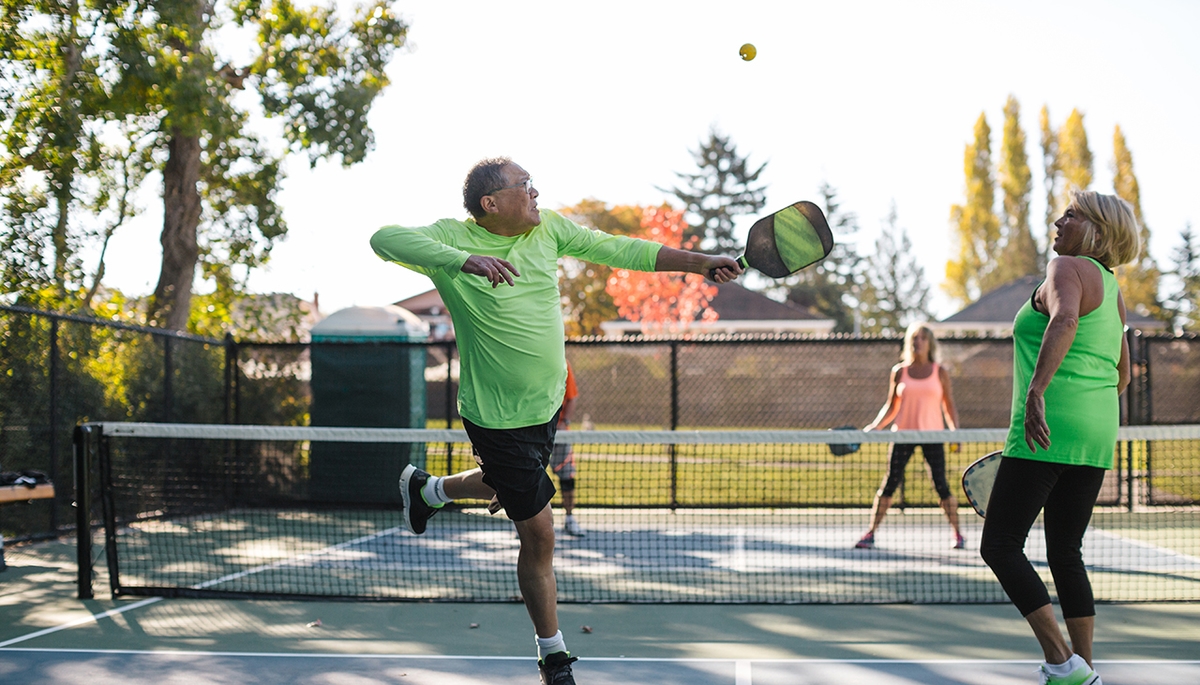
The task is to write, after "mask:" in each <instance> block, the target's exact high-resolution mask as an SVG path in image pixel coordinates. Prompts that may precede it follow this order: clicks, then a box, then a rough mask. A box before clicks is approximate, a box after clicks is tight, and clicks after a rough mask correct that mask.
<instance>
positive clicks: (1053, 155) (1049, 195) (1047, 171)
mask: <svg viewBox="0 0 1200 685" xmlns="http://www.w3.org/2000/svg"><path fill="white" fill-rule="evenodd" d="M1039 123H1040V126H1041V132H1042V172H1043V176H1042V183H1043V185H1044V187H1045V190H1046V217H1045V218H1046V240H1045V243H1044V246H1043V247H1042V249H1041V250H1040V251H1039V254H1038V272H1039V273H1040V272H1041V271H1043V270H1045V268H1046V262H1047V261H1048V259H1049V256H1050V243H1051V242H1053V238H1054V232H1055V231H1056V230H1057V229H1055V228H1054V222H1055V221H1057V220H1058V217H1059V216H1060V215H1062V209H1063V208H1062V207H1059V206H1058V201H1059V200H1058V198H1059V187H1060V185H1061V183H1062V172H1061V171H1060V170H1059V167H1058V131H1057V130H1055V128H1054V126H1053V125H1052V124H1051V123H1050V108H1049V107H1047V106H1045V105H1042V112H1041V115H1040V117H1039Z"/></svg>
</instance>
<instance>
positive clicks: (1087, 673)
mask: <svg viewBox="0 0 1200 685" xmlns="http://www.w3.org/2000/svg"><path fill="white" fill-rule="evenodd" d="M1067 665H1068V666H1070V667H1071V672H1070V674H1068V675H1065V676H1063V675H1053V674H1052V673H1050V670H1049V664H1046V663H1043V664H1042V665H1041V667H1039V668H1038V673H1039V674H1040V675H1041V676H1042V683H1041V685H1104V684H1103V683H1101V682H1100V676H1099V675H1097V674H1096V672H1095V671H1093V670H1092V667H1091V666H1088V664H1087V662H1086V661H1084V660H1083V657H1081V656H1079V655H1078V654H1073V655H1071V659H1070V660H1069V661H1068V662H1067Z"/></svg>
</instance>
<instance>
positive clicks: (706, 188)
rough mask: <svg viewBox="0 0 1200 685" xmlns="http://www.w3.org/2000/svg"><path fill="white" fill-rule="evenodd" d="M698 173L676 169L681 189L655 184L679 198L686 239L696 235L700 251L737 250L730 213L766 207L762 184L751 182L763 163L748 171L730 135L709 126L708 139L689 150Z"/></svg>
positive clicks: (739, 213) (764, 188)
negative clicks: (684, 220)
mask: <svg viewBox="0 0 1200 685" xmlns="http://www.w3.org/2000/svg"><path fill="white" fill-rule="evenodd" d="M691 153H692V158H693V159H694V160H695V162H696V167H697V168H698V171H696V172H695V173H690V174H683V173H678V172H676V174H675V175H676V176H678V177H679V178H680V179H682V180H683V181H684V186H683V187H681V188H680V187H676V188H672V189H669V190H668V189H666V188H658V190H660V191H662V192H664V193H670V194H671V195H674V196H675V197H677V198H679V201H680V202H681V203H683V206H684V208H685V209H686V211H687V214H688V216H687V218H688V221H689V224H688V228H687V232H686V234H685V235H684V236H683V237H684V239H685V240H687V239H691V238H697V239H698V240H697V242H696V244H697V245H698V248H697V249H699V250H702V251H705V252H709V253H713V254H716V253H725V254H732V253H735V252H738V251H740V250H741V242H740V241H739V240H738V239H737V237H736V236H734V234H733V229H734V226H733V219H734V217H737V216H741V215H743V214H754V213H756V212H759V211H761V210H762V208H763V207H764V206H765V205H766V202H767V201H766V186H765V185H756V184H757V182H758V177H759V175H761V174H762V172H763V169H765V168H766V167H767V164H766V162H764V163H762V164H761V165H759V166H758V168H756V169H753V170H751V168H750V162H749V157H742V156H741V155H739V154H738V152H737V146H736V145H734V144H733V142H731V141H730V139H729V136H723V135H721V134H720V132H718V131H717V129H716V128H713V129H710V130H709V133H708V140H706V141H704V142H703V143H701V145H700V149H698V150H693V151H691Z"/></svg>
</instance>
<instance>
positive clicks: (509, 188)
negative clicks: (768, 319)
mask: <svg viewBox="0 0 1200 685" xmlns="http://www.w3.org/2000/svg"><path fill="white" fill-rule="evenodd" d="M537 198H538V192H537V190H536V189H535V188H534V187H533V181H532V180H531V178H530V176H529V174H528V173H527V172H526V171H525V170H524V169H522V168H521V167H520V166H518V165H517V164H515V163H513V161H512V160H510V159H508V158H498V159H485V160H483V161H481V162H479V163H478V164H476V165H475V167H474V168H473V169H471V171H470V173H468V174H467V179H466V182H465V183H464V184H463V204H464V206H465V207H466V208H467V211H469V212H470V213H471V215H472V216H471V218H469V219H467V220H466V221H459V220H456V219H443V220H441V221H438V222H437V223H435V224H433V225H431V226H425V227H421V228H404V227H400V226H388V227H385V228H382V229H380V230H379V231H377V232H376V233H375V235H374V236H372V237H371V247H372V248H373V249H374V250H375V253H376V254H378V255H379V256H380V257H382V258H383V259H386V260H388V261H393V262H396V263H398V264H401V265H402V266H406V267H408V268H410V269H413V270H414V271H417V272H419V273H422V274H425V275H426V276H429V277H430V278H431V279H432V280H433V283H434V286H435V287H436V288H437V290H438V293H439V294H440V295H441V296H442V301H443V302H445V304H446V309H447V310H449V312H450V316H451V319H453V321H454V331H455V336H456V338H457V342H458V350H459V359H460V363H461V367H460V374H459V396H458V407H459V414H460V415H461V416H462V418H463V426H464V428H466V430H467V434H468V435H469V436H470V438H471V445H472V449H473V451H474V453H475V460H476V462H477V463H478V464H479V468H476V469H472V470H470V471H465V472H462V473H457V474H454V475H451V476H446V477H443V478H438V477H434V476H431V475H430V474H428V473H425V472H424V471H421V470H420V469H417V468H415V467H414V466H412V465H409V466H408V467H407V468H405V470H404V473H403V475H402V476H401V479H400V490H401V496H402V498H403V500H404V520H405V524H406V525H407V526H408V528H409V530H410V531H412V532H413V533H415V534H418V535H419V534H421V533H424V532H425V523H426V521H427V520H428V519H429V517H430V516H432V515H433V514H434V513H436V512H437V510H438V509H439V508H441V507H442V506H443V505H444V504H445V503H447V502H450V501H453V500H455V499H460V498H471V499H485V500H486V499H491V498H493V497H495V498H496V500H497V501H498V503H499V505H500V506H502V507H503V508H504V509H505V512H506V513H507V514H508V516H509V518H511V519H512V520H513V521H514V522H515V523H516V528H517V534H518V536H519V538H520V545H521V548H520V554H519V556H518V559H517V581H518V584H519V585H520V588H521V594H522V596H523V597H524V599H525V607H526V609H527V610H528V611H529V616H530V618H531V619H532V620H533V625H534V629H535V631H536V633H537V642H538V657H539V660H538V667H539V670H540V671H541V675H542V682H543V683H546V684H548V685H573V683H574V679H573V676H572V675H571V666H570V664H571V662H573V661H575V658H574V657H571V656H570V653H569V652H568V651H567V649H566V645H565V644H564V642H563V637H562V632H561V631H559V629H558V608H557V588H556V585H555V580H554V568H553V559H554V524H553V519H552V515H551V511H550V499H551V498H552V497H553V496H554V493H555V489H554V484H553V482H551V480H550V478H549V476H548V475H547V474H546V465H547V463H548V462H549V459H550V455H551V450H552V448H553V445H554V436H555V431H556V428H557V423H558V412H559V410H560V408H561V406H562V401H563V393H564V391H565V389H566V378H567V363H566V353H565V349H564V346H563V340H564V337H565V336H564V331H563V321H562V309H561V305H560V296H559V292H558V259H559V258H560V257H563V256H571V257H576V258H579V259H582V260H585V261H591V262H596V263H600V264H605V265H607V266H611V267H614V268H619V269H629V270H634V271H681V272H688V273H696V274H703V275H705V276H707V277H709V278H711V279H712V280H714V281H716V282H717V283H727V282H729V281H732V280H733V279H735V278H737V276H738V275H740V274H741V273H742V268H741V267H740V266H739V265H738V263H737V262H736V261H735V260H734V259H731V258H729V257H721V256H714V255H707V254H703V253H699V252H689V251H686V250H677V249H674V248H670V247H666V246H663V245H660V244H658V243H653V242H650V241H646V240H638V239H635V238H629V237H625V236H614V235H608V234H606V233H602V232H600V231H595V230H591V229H587V228H584V227H583V226H580V225H578V224H576V223H574V222H572V221H570V220H568V219H566V218H564V217H562V216H560V215H558V214H557V213H555V212H552V211H549V210H539V209H538V206H537ZM464 274H466V275H465V276H464ZM474 277H478V278H474Z"/></svg>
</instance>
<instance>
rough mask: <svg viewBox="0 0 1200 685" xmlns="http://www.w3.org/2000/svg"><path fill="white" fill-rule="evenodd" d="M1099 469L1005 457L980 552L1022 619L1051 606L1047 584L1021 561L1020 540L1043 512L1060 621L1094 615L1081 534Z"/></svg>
mask: <svg viewBox="0 0 1200 685" xmlns="http://www.w3.org/2000/svg"><path fill="white" fill-rule="evenodd" d="M1103 482H1104V469H1101V468H1096V467H1094V466H1069V465H1066V464H1055V463H1051V462H1046V461H1034V460H1032V459H1016V458H1013V457H1004V458H1003V459H1001V460H1000V468H999V470H998V471H997V472H996V483H995V484H994V485H993V486H992V495H991V499H989V500H988V505H987V518H986V519H984V522H983V538H982V539H981V540H980V543H979V553H980V555H981V556H982V557H983V560H984V561H985V562H987V565H988V566H990V567H991V568H992V572H993V573H995V574H996V579H997V580H999V581H1000V585H1001V586H1002V587H1003V588H1004V591H1005V592H1006V593H1008V597H1009V599H1011V600H1012V603H1013V604H1014V605H1016V607H1017V610H1018V611H1020V612H1021V615H1022V616H1028V615H1029V614H1031V613H1033V612H1034V611H1036V610H1037V609H1040V608H1042V607H1044V606H1046V605H1047V604H1049V603H1050V593H1049V592H1047V590H1046V584H1045V583H1043V582H1042V579H1041V578H1040V577H1039V576H1038V574H1037V571H1035V570H1034V569H1033V565H1032V564H1030V563H1029V559H1028V558H1027V557H1026V556H1025V539H1026V538H1027V537H1029V530H1030V529H1031V528H1032V527H1033V523H1034V521H1035V520H1037V516H1038V512H1039V511H1043V509H1044V510H1045V512H1044V516H1043V517H1042V523H1043V525H1044V527H1045V532H1046V561H1047V562H1048V564H1049V566H1050V573H1051V575H1052V576H1053V578H1054V587H1055V589H1056V590H1057V591H1058V602H1059V604H1060V605H1061V606H1062V613H1063V617H1064V618H1084V617H1087V616H1095V615H1096V606H1095V602H1094V601H1093V598H1092V584H1091V582H1090V581H1089V580H1088V576H1087V569H1086V568H1085V567H1084V565H1083V534H1084V531H1086V530H1087V527H1088V523H1089V522H1090V521H1091V519H1092V508H1093V507H1094V506H1095V505H1096V497H1097V496H1098V495H1099V494H1100V486H1101V484H1103Z"/></svg>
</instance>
